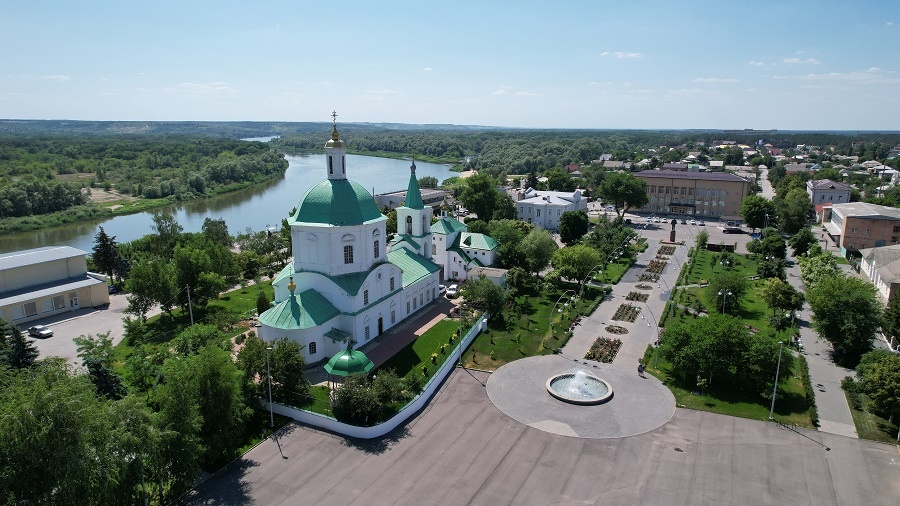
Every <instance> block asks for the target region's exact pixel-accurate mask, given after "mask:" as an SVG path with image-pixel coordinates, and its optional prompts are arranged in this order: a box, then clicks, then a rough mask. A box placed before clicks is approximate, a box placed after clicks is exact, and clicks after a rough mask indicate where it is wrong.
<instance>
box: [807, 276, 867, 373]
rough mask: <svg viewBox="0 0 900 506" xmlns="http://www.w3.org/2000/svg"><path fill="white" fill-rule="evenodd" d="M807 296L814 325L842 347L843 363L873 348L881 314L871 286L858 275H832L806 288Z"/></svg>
mask: <svg viewBox="0 0 900 506" xmlns="http://www.w3.org/2000/svg"><path fill="white" fill-rule="evenodd" d="M807 299H808V300H809V305H810V307H811V308H812V310H813V328H814V329H815V330H816V332H818V333H819V335H820V336H822V337H824V338H825V339H827V340H829V341H830V342H831V343H832V344H833V345H834V347H835V349H836V350H838V349H839V350H840V351H839V354H842V355H843V357H839V358H841V361H842V362H844V363H846V364H855V363H856V362H857V361H858V360H859V357H860V356H861V355H862V354H863V353H865V352H867V351H869V350H870V349H871V347H872V340H873V339H874V338H875V332H876V331H877V330H878V327H879V325H880V323H881V316H882V309H881V305H880V304H879V302H878V299H877V297H876V295H875V288H874V287H873V286H872V285H870V284H869V283H868V282H866V281H864V280H862V279H859V278H857V277H847V276H844V275H838V276H829V277H826V278H822V279H819V280H818V281H816V283H815V285H813V286H812V287H811V288H809V289H808V290H807Z"/></svg>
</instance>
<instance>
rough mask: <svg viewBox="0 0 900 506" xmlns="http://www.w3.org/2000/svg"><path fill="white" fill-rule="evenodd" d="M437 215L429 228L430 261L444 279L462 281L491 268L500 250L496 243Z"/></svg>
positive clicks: (447, 218) (448, 218)
mask: <svg viewBox="0 0 900 506" xmlns="http://www.w3.org/2000/svg"><path fill="white" fill-rule="evenodd" d="M441 214H442V216H441V218H440V219H439V220H437V221H436V222H434V224H433V225H431V234H432V236H433V238H434V239H433V242H432V253H433V255H434V257H433V258H434V261H435V262H437V263H438V264H440V265H441V266H442V267H443V270H444V273H443V278H444V279H447V280H453V281H465V280H467V279H469V277H470V272H469V271H471V270H472V269H476V268H479V267H489V266H491V265H493V264H494V261H495V260H496V259H497V250H498V249H499V247H500V244H499V243H498V242H497V241H495V240H494V239H493V238H491V237H490V236H487V235H484V234H475V233H470V232H469V231H468V227H466V226H465V225H464V224H462V223H461V222H459V221H458V220H456V219H454V218H452V217H449V216H447V215H446V213H445V212H442V213H441ZM399 221H400V220H399V216H398V220H397V222H398V223H399ZM398 226H399V225H398ZM472 275H474V273H472Z"/></svg>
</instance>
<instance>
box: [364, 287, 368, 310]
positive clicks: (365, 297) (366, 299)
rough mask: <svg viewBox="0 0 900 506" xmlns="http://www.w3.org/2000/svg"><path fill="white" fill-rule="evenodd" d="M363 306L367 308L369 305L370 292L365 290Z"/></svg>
mask: <svg viewBox="0 0 900 506" xmlns="http://www.w3.org/2000/svg"><path fill="white" fill-rule="evenodd" d="M363 304H364V305H366V306H368V305H369V291H368V290H363Z"/></svg>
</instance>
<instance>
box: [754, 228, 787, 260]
mask: <svg viewBox="0 0 900 506" xmlns="http://www.w3.org/2000/svg"><path fill="white" fill-rule="evenodd" d="M747 251H749V252H750V253H753V254H754V255H758V256H760V257H763V258H765V259H767V260H771V259H779V260H784V259H785V257H787V245H786V244H785V242H784V238H783V237H781V235H779V234H769V235H766V236H765V237H763V238H761V239H753V240H752V241H750V242H749V243H748V244H747Z"/></svg>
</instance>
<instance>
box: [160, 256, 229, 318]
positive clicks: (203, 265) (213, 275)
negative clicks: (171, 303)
mask: <svg viewBox="0 0 900 506" xmlns="http://www.w3.org/2000/svg"><path fill="white" fill-rule="evenodd" d="M172 264H173V266H174V268H175V283H176V286H177V287H178V288H179V290H181V289H182V288H184V290H182V291H180V292H179V296H178V299H179V302H180V304H181V305H182V307H184V308H187V305H188V292H187V290H188V287H190V288H189V289H190V297H191V303H192V304H193V305H194V306H195V307H201V308H202V307H205V306H206V304H207V303H208V302H209V300H210V299H215V298H216V297H218V296H219V293H221V292H222V291H223V290H224V289H225V288H226V283H225V277H224V276H222V275H220V274H218V273H217V272H216V270H215V267H214V263H213V261H212V259H211V258H210V256H209V253H208V252H207V251H206V250H204V249H200V248H197V247H195V246H177V247H176V248H175V255H174V257H173V259H172Z"/></svg>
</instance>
